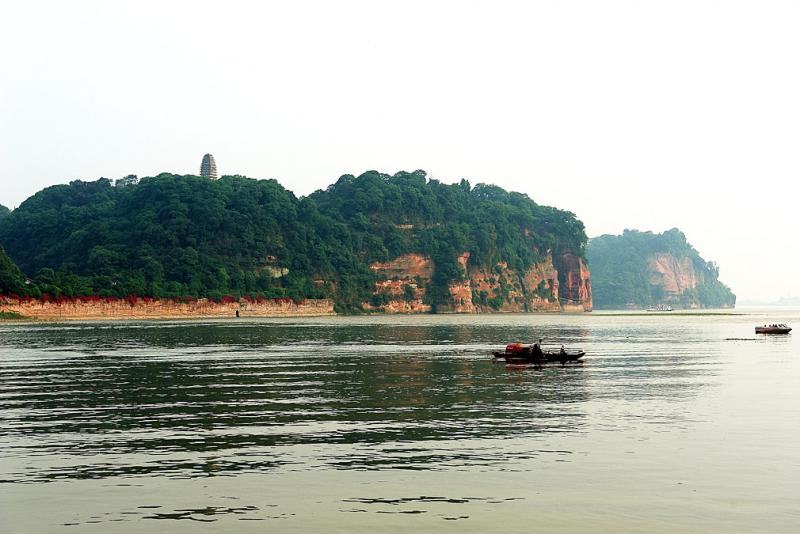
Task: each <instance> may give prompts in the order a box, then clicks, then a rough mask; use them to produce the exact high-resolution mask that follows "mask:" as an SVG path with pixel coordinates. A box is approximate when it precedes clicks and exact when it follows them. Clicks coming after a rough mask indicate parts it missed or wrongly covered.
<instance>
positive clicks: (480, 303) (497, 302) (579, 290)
mask: <svg viewBox="0 0 800 534" xmlns="http://www.w3.org/2000/svg"><path fill="white" fill-rule="evenodd" d="M469 257H470V255H469V253H468V252H465V253H463V254H462V255H461V256H459V258H458V262H459V263H460V264H461V266H462V267H463V268H464V272H465V273H466V274H467V276H466V278H465V279H464V280H454V281H453V282H452V283H451V284H450V287H449V289H450V297H451V300H450V302H449V303H446V304H444V305H440V306H438V307H437V310H436V311H437V312H445V313H490V312H535V311H591V309H592V288H591V282H590V279H589V270H588V268H587V267H586V264H585V263H584V262H583V260H582V259H581V258H579V257H577V256H573V255H563V256H560V257H559V258H557V261H556V262H555V263H554V260H553V257H552V256H551V255H549V254H548V256H547V257H546V258H545V260H544V261H542V262H540V263H537V264H535V265H533V266H531V268H530V269H528V270H527V271H526V272H524V273H519V272H517V271H516V270H514V269H512V268H509V266H508V265H507V264H506V263H505V262H499V263H498V264H497V265H495V266H494V267H493V268H492V269H491V270H486V269H479V268H475V267H472V266H471V265H470V263H469ZM556 263H557V264H558V266H559V268H557V267H556ZM433 267H434V266H433V263H432V261H431V260H430V258H427V257H425V256H422V255H420V254H406V255H403V256H399V257H398V258H395V259H394V260H392V261H390V262H386V263H375V264H373V265H371V268H372V269H373V270H375V271H376V272H377V273H378V274H379V275H380V276H381V280H379V281H378V282H377V283H376V284H375V293H374V295H375V298H374V299H373V302H371V303H365V304H364V308H365V309H368V310H376V311H377V310H380V311H383V312H386V313H418V312H428V311H431V307H430V306H429V305H427V304H425V303H424V298H425V286H427V285H428V284H429V283H430V281H431V276H432V274H433Z"/></svg>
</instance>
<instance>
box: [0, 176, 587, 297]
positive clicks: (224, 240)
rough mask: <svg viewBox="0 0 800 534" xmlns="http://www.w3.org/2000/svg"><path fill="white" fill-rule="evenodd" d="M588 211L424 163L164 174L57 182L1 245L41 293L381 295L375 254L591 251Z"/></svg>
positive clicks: (453, 268)
mask: <svg viewBox="0 0 800 534" xmlns="http://www.w3.org/2000/svg"><path fill="white" fill-rule="evenodd" d="M585 242H586V237H585V233H584V230H583V224H582V223H581V222H580V221H578V220H577V219H576V218H575V216H574V215H573V214H571V213H569V212H564V211H561V210H557V209H554V208H550V207H545V206H539V205H537V204H535V203H534V202H533V201H532V200H531V199H529V198H528V197H527V196H525V195H522V194H519V193H508V192H506V191H504V190H502V189H500V188H498V187H495V186H487V185H483V184H481V185H478V186H475V187H474V188H472V187H470V185H469V183H468V182H466V181H462V182H461V183H460V184H454V185H447V184H442V183H440V182H438V181H435V180H428V179H427V178H426V176H425V173H424V172H422V171H417V172H414V173H398V174H396V175H394V176H389V175H385V174H380V173H377V172H368V173H365V174H363V175H361V176H359V177H357V178H356V177H354V176H350V175H347V176H343V177H342V178H340V179H339V180H338V181H337V182H336V184H334V185H332V186H330V187H329V188H328V189H327V190H325V191H317V192H316V193H314V194H313V195H310V196H309V197H307V198H301V199H298V198H297V197H295V196H294V195H293V194H292V193H291V192H290V191H288V190H286V189H284V188H283V187H282V186H281V185H280V184H278V182H276V181H275V180H253V179H249V178H245V177H242V176H225V177H223V178H221V179H219V180H209V179H206V178H201V177H197V176H177V175H171V174H161V175H159V176H156V177H150V178H143V179H142V180H141V181H137V180H135V179H125V180H118V181H117V182H116V183H113V182H112V181H110V180H107V179H100V180H97V181H94V182H83V181H75V182H72V183H70V184H68V185H58V186H53V187H49V188H47V189H44V190H42V191H40V192H39V193H37V194H35V195H33V196H32V197H31V198H29V199H27V200H26V201H25V202H24V203H22V205H20V206H19V207H18V208H17V209H15V210H14V211H13V212H11V213H10V214H9V215H8V216H7V217H6V218H5V219H3V220H2V221H0V245H2V246H3V247H5V249H6V251H7V252H8V254H9V255H10V256H11V257H12V258H13V259H14V260H15V261H16V262H17V263H18V264H19V266H20V267H21V268H22V270H23V271H24V272H25V273H26V274H27V275H28V276H29V277H32V278H33V281H34V284H31V285H30V286H29V288H28V291H29V292H32V293H34V294H35V293H36V292H47V293H48V294H50V295H51V296H57V295H60V294H63V295H66V296H73V295H88V294H97V295H102V296H106V295H107V296H127V295H130V294H135V295H140V296H144V295H146V296H154V297H178V296H198V297H201V296H203V297H212V298H219V297H221V296H222V295H231V296H234V297H238V296H247V295H249V296H254V297H255V296H265V297H291V298H295V299H303V298H316V297H332V298H334V299H335V300H336V302H337V304H338V306H339V309H340V310H342V309H343V310H347V309H353V308H358V306H359V305H360V303H362V302H365V301H367V300H368V299H369V295H370V293H371V291H372V288H373V285H374V280H375V273H374V272H373V271H372V270H371V269H370V268H369V264H370V263H371V262H373V261H379V260H381V261H385V260H387V259H390V258H393V257H395V256H397V255H399V254H402V253H405V252H420V253H423V254H426V255H430V256H431V257H432V258H433V259H434V265H435V269H434V280H433V281H432V282H431V284H432V286H434V287H431V288H430V289H431V291H429V293H430V297H429V298H430V299H433V300H434V302H435V299H437V298H444V295H443V294H442V292H441V291H440V292H439V293H437V291H436V286H437V284H438V285H439V286H440V289H441V288H446V284H447V283H448V282H449V280H452V279H458V278H459V277H461V276H463V274H464V273H461V272H460V266H459V265H458V263H457V262H456V258H457V256H458V254H460V253H462V252H470V253H471V255H472V260H473V261H477V262H480V263H481V264H485V265H490V264H492V263H493V262H497V261H500V260H502V261H508V262H509V264H510V265H515V266H519V267H521V268H525V267H527V266H529V265H530V264H531V263H532V262H534V261H536V260H537V259H539V258H540V257H541V256H542V255H543V254H544V253H545V252H546V251H547V250H550V249H552V250H554V251H565V252H567V251H568V252H573V253H575V254H577V255H582V254H583V247H584V245H585Z"/></svg>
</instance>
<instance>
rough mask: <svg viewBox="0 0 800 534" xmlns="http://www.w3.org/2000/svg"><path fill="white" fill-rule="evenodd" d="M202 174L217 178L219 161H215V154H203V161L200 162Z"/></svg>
mask: <svg viewBox="0 0 800 534" xmlns="http://www.w3.org/2000/svg"><path fill="white" fill-rule="evenodd" d="M200 176H204V177H206V178H211V179H212V180H216V179H217V162H216V161H214V156H212V155H211V154H206V155H205V156H203V163H201V164H200Z"/></svg>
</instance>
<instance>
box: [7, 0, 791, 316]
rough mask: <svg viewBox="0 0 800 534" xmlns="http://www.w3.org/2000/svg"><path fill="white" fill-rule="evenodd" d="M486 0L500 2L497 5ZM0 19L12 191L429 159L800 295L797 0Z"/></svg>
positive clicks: (737, 285)
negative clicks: (666, 236)
mask: <svg viewBox="0 0 800 534" xmlns="http://www.w3.org/2000/svg"><path fill="white" fill-rule="evenodd" d="M484 6H485V7H484ZM4 11H5V15H6V16H5V19H6V21H7V24H6V28H5V31H4V32H3V33H2V35H0V44H2V45H3V46H0V57H2V59H3V64H4V66H5V69H3V71H2V72H0V79H2V82H3V83H2V84H0V123H2V124H3V125H4V127H3V128H0V166H2V169H3V173H2V176H0V182H1V183H2V192H0V204H4V205H6V206H8V207H10V208H13V207H16V206H18V205H19V203H20V202H21V201H22V200H24V199H25V198H27V197H28V196H30V195H32V194H33V193H35V192H36V191H38V190H40V189H42V188H43V187H46V186H49V185H54V184H57V183H66V182H68V181H71V180H74V179H82V180H95V179H97V178H98V177H100V176H105V177H108V178H120V177H122V176H124V175H127V174H137V175H139V176H149V175H155V174H158V173H159V172H162V171H167V172H175V173H179V174H197V173H198V171H199V167H200V160H201V158H202V156H203V154H205V153H206V152H210V153H212V154H214V156H215V158H216V160H217V164H218V168H219V172H220V174H243V175H247V176H250V177H253V178H276V179H277V180H278V181H279V182H280V183H281V184H282V185H283V186H284V187H286V188H287V189H290V190H292V191H293V192H294V193H295V194H297V195H307V194H309V193H310V192H312V191H314V190H316V189H319V188H324V187H326V186H327V185H329V184H330V183H332V182H333V181H335V180H336V178H338V177H339V176H340V175H342V174H356V175H357V174H360V173H361V172H364V171H366V170H371V169H374V170H378V171H380V172H385V173H388V174H392V173H394V172H397V171H399V170H407V171H413V170H415V169H424V170H426V171H427V172H428V173H429V176H431V177H433V178H436V179H438V180H441V181H443V182H448V183H450V182H455V181H458V180H460V179H461V178H466V179H468V180H469V181H470V182H471V183H472V184H476V183H479V182H487V183H494V184H497V185H499V186H501V187H503V188H505V189H508V190H514V191H520V192H524V193H527V194H528V195H529V196H530V197H531V198H533V199H534V200H535V201H536V202H538V203H541V204H547V205H552V206H556V207H558V208H561V209H566V210H569V211H572V212H574V213H575V214H576V215H577V216H578V218H580V219H581V220H582V221H583V222H584V224H585V225H586V229H587V234H588V235H589V236H590V237H595V236H598V235H601V234H619V233H621V232H622V231H623V230H624V229H625V228H631V229H638V230H642V231H647V230H650V231H653V232H662V231H664V230H667V229H669V228H673V227H677V228H680V229H681V230H682V231H683V232H684V233H685V234H686V236H687V239H688V240H689V242H690V243H691V244H692V245H693V246H694V247H695V248H696V249H697V250H698V251H699V252H700V254H701V256H703V258H705V259H706V260H712V261H715V262H717V263H718V264H719V266H720V271H721V273H720V279H721V280H722V281H723V282H724V283H726V284H727V285H728V286H730V287H731V289H732V290H733V291H734V293H736V294H737V296H738V297H739V300H740V301H748V300H750V301H753V300H761V301H774V300H778V299H779V298H780V297H792V296H798V295H800V279H798V277H797V276H796V275H795V274H794V267H795V265H797V264H798V263H800V252H798V248H797V247H796V246H794V245H793V243H792V237H793V236H792V235H791V233H790V232H791V228H794V227H796V224H793V223H794V221H793V219H792V213H793V210H794V208H795V204H796V199H795V195H794V193H796V192H797V190H798V187H797V185H796V182H797V178H798V177H799V176H800V160H799V159H798V158H797V156H796V150H797V147H798V145H800V129H798V127H797V124H800V101H798V99H797V97H796V95H797V94H800V74H798V72H797V69H792V68H791V65H793V64H794V63H795V61H794V59H795V58H794V55H795V51H796V50H798V49H800V34H798V33H797V32H796V31H795V28H796V27H797V26H798V23H800V5H797V4H794V3H792V2H768V3H763V2H759V3H756V2H728V3H725V4H719V3H717V2H703V1H700V2H673V3H669V4H641V3H638V2H634V1H627V2H609V3H602V4H597V3H591V2H585V3H571V4H568V5H567V4H551V3H535V4H532V5H531V4H527V3H525V4H517V3H510V2H506V3H504V2H499V3H497V2H494V3H492V4H491V7H490V6H489V4H485V5H480V4H475V3H470V4H465V3H457V2H439V3H435V4H430V3H422V2H408V3H404V4H402V5H388V6H387V5H379V4H373V3H369V2H339V3H335V4H327V3H322V2H319V3H317V2H298V3H292V4H291V5H287V4H284V3H276V4H269V3H268V4H260V3H259V4H249V3H242V2H230V3H227V4H226V5H225V8H224V9H223V8H220V7H218V6H217V5H216V4H214V3H210V2H208V3H207V2H191V3H188V2H171V3H165V4H157V3H154V2H137V3H135V4H134V3H114V4H107V3H103V2H75V3H70V4H62V3H59V2H36V1H34V2H27V3H24V4H22V3H19V4H10V5H8V6H6V9H5V10H4Z"/></svg>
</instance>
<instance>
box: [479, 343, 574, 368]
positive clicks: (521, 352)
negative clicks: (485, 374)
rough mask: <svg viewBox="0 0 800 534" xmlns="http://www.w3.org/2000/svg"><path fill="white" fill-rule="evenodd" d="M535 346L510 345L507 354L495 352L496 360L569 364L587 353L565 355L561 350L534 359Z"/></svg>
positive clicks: (550, 351)
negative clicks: (533, 350) (533, 349)
mask: <svg viewBox="0 0 800 534" xmlns="http://www.w3.org/2000/svg"><path fill="white" fill-rule="evenodd" d="M532 348H533V345H530V344H523V343H509V344H508V345H506V350H505V352H493V353H492V354H493V355H494V357H495V359H496V360H500V361H505V362H506V363H522V364H528V363H530V364H542V363H554V362H557V363H567V362H576V361H578V360H580V359H581V358H583V357H584V356H585V355H586V352H584V351H582V350H580V349H570V350H566V351H565V352H564V353H563V354H562V353H561V351H560V350H552V349H550V350H543V351H542V353H543V354H542V358H541V359H538V360H537V359H536V358H534V356H533V354H532V351H531V349H532Z"/></svg>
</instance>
